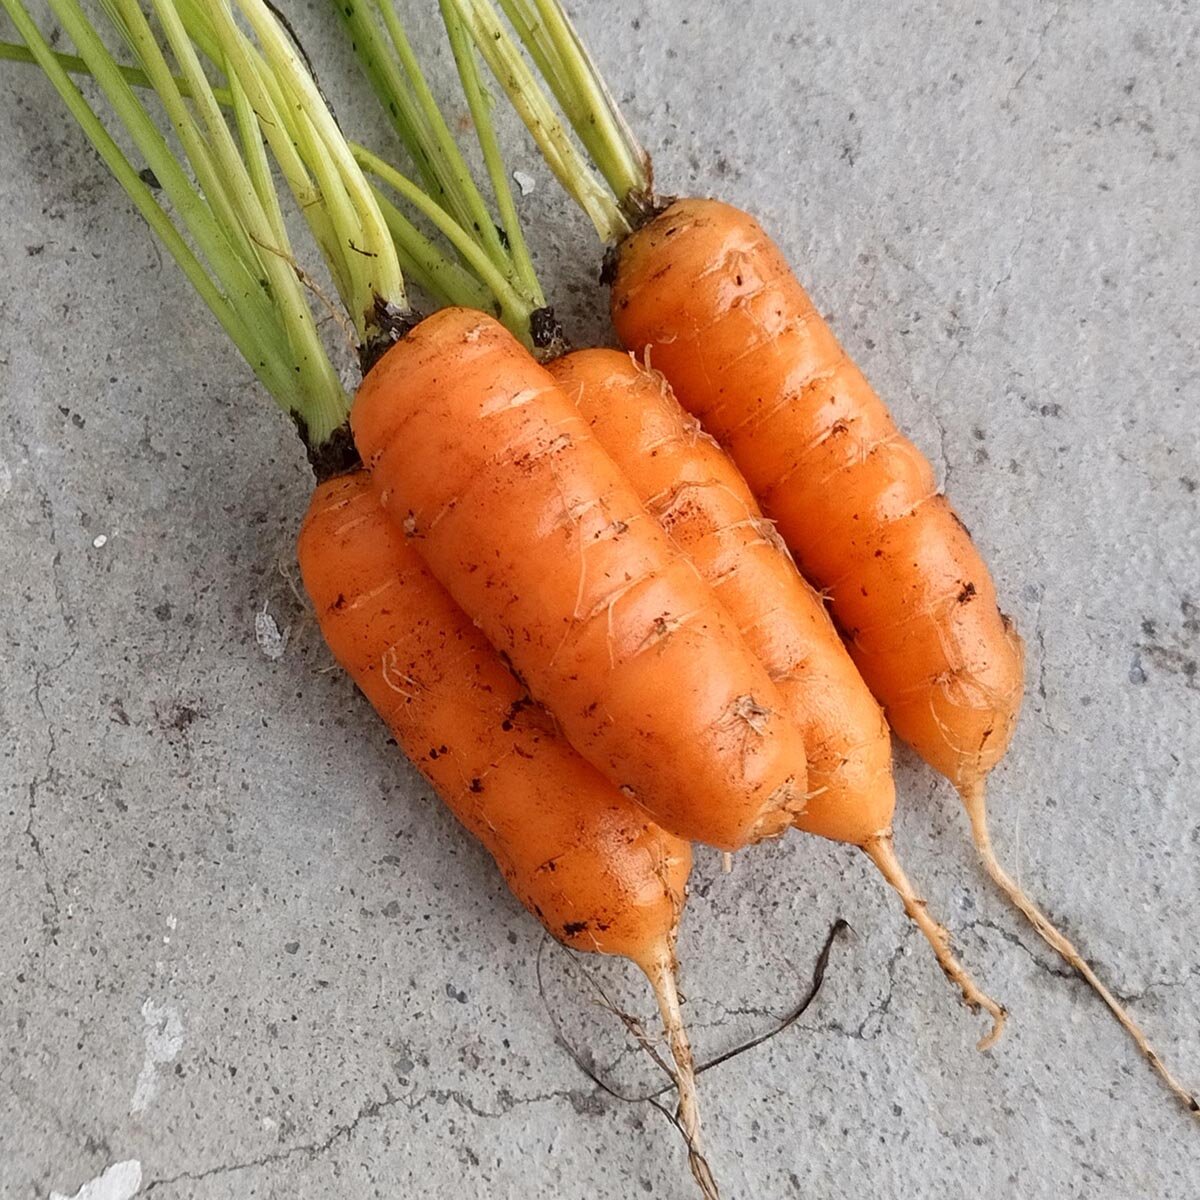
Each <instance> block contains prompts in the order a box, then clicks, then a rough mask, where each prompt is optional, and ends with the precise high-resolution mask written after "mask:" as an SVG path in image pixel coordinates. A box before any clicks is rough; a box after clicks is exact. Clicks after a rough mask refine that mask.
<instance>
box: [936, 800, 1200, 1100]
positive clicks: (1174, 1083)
mask: <svg viewBox="0 0 1200 1200" xmlns="http://www.w3.org/2000/svg"><path fill="white" fill-rule="evenodd" d="M986 793H987V787H986V784H985V783H984V781H983V780H982V779H979V780H976V781H973V782H970V783H966V784H964V785H963V786H962V787H960V788H959V795H960V796H961V797H962V802H963V807H964V808H965V809H966V810H967V816H968V817H969V818H970V820H971V836H972V838H973V839H974V842H975V849H976V850H977V851H978V852H979V857H980V860H981V861H982V862H983V865H984V868H985V869H986V871H987V873H988V874H989V875H990V876H991V877H992V880H993V881H994V882H995V884H996V886H997V887H999V888H1000V890H1001V891H1002V892H1003V893H1004V894H1005V895H1006V896H1007V897H1008V899H1009V900H1010V901H1011V902H1012V903H1013V904H1014V905H1015V906H1016V908H1017V909H1019V910H1020V912H1021V914H1022V915H1023V916H1024V917H1025V919H1026V920H1027V921H1028V922H1029V923H1030V924H1031V925H1032V926H1033V927H1034V929H1035V930H1036V931H1037V933H1038V936H1039V937H1040V938H1041V939H1042V941H1044V942H1045V943H1046V945H1048V946H1049V947H1050V948H1051V949H1052V950H1054V951H1055V952H1056V953H1057V954H1058V955H1060V956H1061V958H1062V959H1063V961H1064V962H1066V963H1067V964H1068V965H1069V966H1070V967H1072V968H1073V969H1074V970H1075V971H1076V973H1077V974H1079V975H1081V976H1082V977H1083V979H1084V981H1085V982H1086V983H1087V984H1088V986H1089V987H1091V989H1092V990H1093V991H1094V992H1095V993H1096V995H1097V996H1099V997H1100V999H1101V1000H1103V1001H1104V1003H1105V1004H1106V1005H1107V1006H1108V1009H1109V1011H1110V1012H1111V1013H1112V1015H1113V1016H1114V1017H1116V1019H1117V1021H1118V1023H1119V1024H1120V1026H1121V1028H1122V1029H1124V1030H1125V1032H1126V1033H1127V1034H1129V1036H1130V1037H1131V1038H1132V1039H1133V1041H1134V1044H1135V1045H1136V1046H1137V1048H1138V1050H1139V1051H1141V1053H1142V1056H1143V1057H1144V1058H1145V1059H1146V1061H1147V1062H1148V1063H1149V1064H1150V1065H1151V1067H1153V1068H1154V1070H1155V1071H1156V1072H1157V1073H1158V1075H1159V1077H1160V1078H1161V1079H1162V1081H1163V1082H1164V1083H1165V1084H1166V1085H1167V1087H1169V1088H1170V1089H1171V1091H1172V1092H1174V1094H1175V1096H1176V1097H1177V1098H1178V1099H1179V1101H1180V1102H1181V1103H1182V1104H1183V1105H1184V1107H1185V1108H1186V1109H1187V1110H1188V1112H1190V1113H1191V1114H1192V1115H1193V1116H1195V1117H1196V1118H1197V1119H1200V1101H1198V1100H1197V1098H1196V1094H1195V1093H1194V1092H1192V1091H1190V1090H1189V1089H1188V1088H1187V1087H1185V1086H1184V1085H1183V1084H1182V1083H1180V1081H1179V1080H1178V1079H1176V1078H1175V1076H1174V1075H1172V1074H1171V1072H1170V1071H1169V1070H1168V1069H1167V1066H1166V1064H1165V1063H1164V1062H1163V1060H1162V1059H1161V1058H1159V1056H1158V1053H1157V1051H1156V1050H1155V1049H1154V1047H1153V1046H1151V1045H1150V1043H1149V1041H1148V1040H1147V1039H1146V1035H1145V1033H1144V1032H1143V1031H1142V1028H1141V1026H1140V1025H1138V1023H1137V1022H1136V1021H1135V1020H1134V1019H1133V1018H1132V1017H1131V1016H1130V1015H1129V1012H1128V1010H1127V1009H1126V1008H1125V1006H1124V1005H1123V1004H1122V1003H1121V1002H1120V1001H1119V1000H1118V999H1117V998H1116V996H1114V995H1113V994H1112V992H1110V991H1109V990H1108V988H1107V987H1105V986H1104V983H1103V982H1102V981H1101V979H1100V978H1099V976H1098V975H1097V974H1096V972H1095V971H1093V970H1092V968H1091V966H1090V965H1089V964H1088V962H1087V960H1086V959H1085V958H1084V957H1083V955H1082V954H1080V953H1079V951H1078V950H1077V949H1076V948H1075V945H1074V944H1073V943H1072V942H1071V940H1070V939H1069V938H1068V937H1066V935H1065V934H1063V933H1062V932H1061V931H1060V930H1059V929H1058V928H1057V927H1056V926H1055V925H1054V923H1053V922H1052V921H1051V920H1050V918H1049V917H1047V916H1046V914H1045V913H1043V912H1042V910H1041V909H1040V908H1038V906H1037V905H1036V904H1035V903H1034V902H1033V901H1032V900H1031V899H1030V897H1029V895H1028V894H1027V893H1026V891H1025V890H1024V888H1022V887H1021V885H1020V884H1019V883H1017V881H1016V880H1015V879H1013V878H1012V876H1011V875H1009V873H1008V872H1007V871H1006V870H1005V869H1004V868H1003V867H1002V866H1001V865H1000V862H999V860H998V859H997V858H996V853H995V851H994V850H993V849H992V839H991V835H990V834H989V832H988V823H987V796H986Z"/></svg>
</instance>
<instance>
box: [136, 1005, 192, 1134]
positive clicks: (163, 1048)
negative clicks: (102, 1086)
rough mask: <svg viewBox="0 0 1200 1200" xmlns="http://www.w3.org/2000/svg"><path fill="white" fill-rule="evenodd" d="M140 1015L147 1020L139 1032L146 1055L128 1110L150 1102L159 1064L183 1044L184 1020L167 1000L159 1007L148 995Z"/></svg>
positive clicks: (165, 1061)
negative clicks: (140, 1032) (144, 1044)
mask: <svg viewBox="0 0 1200 1200" xmlns="http://www.w3.org/2000/svg"><path fill="white" fill-rule="evenodd" d="M142 1019H143V1020H144V1021H145V1022H146V1027H145V1029H144V1030H143V1032H142V1038H143V1040H144V1041H145V1043H146V1057H145V1058H144V1059H143V1060H142V1069H141V1072H140V1073H139V1075H138V1078H137V1085H136V1086H135V1087H134V1089H133V1099H132V1100H131V1101H130V1103H129V1111H130V1112H131V1113H142V1112H145V1111H146V1109H147V1108H148V1107H149V1106H150V1101H151V1100H153V1099H154V1093H155V1092H156V1091H158V1068H159V1067H161V1066H163V1065H165V1064H166V1063H169V1062H171V1061H172V1060H173V1059H174V1058H175V1055H177V1054H178V1053H179V1051H180V1050H181V1049H182V1048H183V1021H182V1019H181V1018H180V1016H179V1010H178V1009H177V1008H174V1007H172V1006H171V1005H169V1004H164V1005H162V1006H161V1007H160V1006H159V1005H157V1004H155V1003H154V1001H153V1000H151V999H147V1000H146V1002H145V1003H144V1004H143V1005H142Z"/></svg>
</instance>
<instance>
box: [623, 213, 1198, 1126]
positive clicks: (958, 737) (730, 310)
mask: <svg viewBox="0 0 1200 1200" xmlns="http://www.w3.org/2000/svg"><path fill="white" fill-rule="evenodd" d="M612 313H613V320H614V323H615V324H616V326H617V330H618V333H619V334H620V337H621V340H622V341H623V342H624V343H625V344H626V345H627V346H630V347H631V348H633V349H636V350H638V351H639V352H641V353H649V354H651V355H652V356H653V360H654V362H655V364H656V365H657V366H658V367H659V368H661V369H662V371H663V373H664V374H665V375H666V376H667V378H668V379H670V380H671V383H672V386H673V387H674V388H675V389H676V392H677V394H678V395H679V398H680V400H681V402H682V403H683V404H684V406H685V407H686V408H687V409H688V410H689V411H690V412H692V413H694V414H695V415H696V416H697V417H698V418H699V419H700V420H701V421H702V422H704V424H705V425H706V427H707V428H709V429H710V430H711V431H712V432H713V433H714V434H715V435H716V437H717V438H718V439H720V441H721V442H722V443H723V444H724V445H725V446H726V447H727V448H728V450H729V453H730V454H731V455H732V457H733V458H734V460H735V461H736V462H737V463H738V465H739V466H740V467H741V469H742V471H743V472H744V474H745V476H746V478H747V480H748V481H749V482H750V485H751V487H752V488H753V489H754V491H755V493H756V495H757V496H758V497H759V499H760V500H761V501H762V504H763V507H764V509H765V510H766V511H767V512H768V513H769V514H770V516H771V517H772V518H773V519H774V520H775V521H776V523H777V525H778V528H779V530H780V532H781V533H782V535H783V538H784V540H785V541H786V542H787V544H788V546H789V547H790V548H791V550H792V552H793V553H794V554H795V556H796V560H797V562H798V564H799V566H800V568H801V570H802V571H803V572H804V573H805V574H806V575H807V576H808V577H809V578H810V579H811V580H812V581H813V582H814V583H815V584H817V586H819V587H821V588H822V589H823V590H824V592H825V594H826V595H827V596H828V597H829V602H830V607H831V608H832V610H833V615H834V617H835V619H836V620H837V622H838V624H839V625H840V627H841V629H842V631H843V633H844V635H845V637H846V640H847V644H848V646H849V649H850V653H851V655H852V657H853V658H854V661H855V663H856V664H857V666H858V668H859V670H860V671H861V672H862V675H863V678H864V679H865V680H866V682H867V684H868V685H869V686H870V688H871V690H872V691H873V692H874V693H875V695H876V696H877V697H878V698H879V700H880V701H881V702H882V704H883V706H884V711H885V712H886V714H887V718H888V721H889V722H890V723H891V726H892V728H893V729H895V730H896V732H897V733H898V734H899V735H900V736H901V737H902V738H903V739H904V740H905V741H906V742H908V743H909V745H911V746H912V747H913V748H914V749H915V750H916V751H917V753H918V754H920V755H921V757H922V758H924V759H925V761H926V762H928V763H929V764H930V766H932V767H933V768H934V769H935V770H937V771H938V772H940V773H941V774H943V775H945V776H946V777H947V778H948V779H949V780H950V782H951V783H952V784H954V786H955V788H956V789H957V791H958V793H959V795H960V797H961V798H962V801H963V805H964V807H965V808H966V811H967V815H968V817H969V818H970V822H971V832H972V836H973V839H974V842H975V846H976V849H977V850H978V852H979V855H980V858H981V860H982V862H983V864H984V866H985V868H986V869H987V871H988V873H989V875H990V876H991V877H992V879H993V880H994V881H995V883H996V884H997V885H998V886H999V887H1000V888H1001V890H1002V891H1003V892H1004V893H1005V895H1007V896H1008V898H1009V899H1010V900H1011V901H1012V903H1013V904H1014V905H1015V906H1016V907H1017V908H1018V909H1019V910H1020V911H1021V913H1022V914H1023V915H1024V916H1025V917H1026V918H1027V919H1028V920H1029V922H1030V923H1031V924H1032V925H1033V927H1034V929H1036V930H1037V932H1038V934H1039V935H1040V936H1041V937H1042V938H1043V940H1044V941H1045V942H1046V943H1047V944H1048V945H1049V946H1051V947H1052V948H1053V949H1054V950H1055V951H1056V952H1057V953H1058V954H1059V955H1061V956H1062V958H1063V959H1065V961H1066V962H1068V963H1069V964H1070V965H1071V966H1072V967H1073V968H1074V969H1075V970H1076V971H1077V972H1078V973H1079V974H1080V975H1081V976H1082V977H1083V978H1084V980H1085V981H1086V982H1087V983H1088V984H1089V985H1090V986H1091V987H1092V988H1093V989H1094V990H1095V991H1096V993H1097V994H1098V995H1099V996H1100V998H1101V999H1102V1000H1103V1001H1104V1003H1105V1004H1106V1005H1107V1006H1108V1008H1109V1010H1110V1011H1111V1012H1112V1013H1113V1015H1114V1016H1115V1017H1116V1019H1117V1021H1118V1022H1119V1023H1120V1024H1121V1026H1122V1028H1124V1029H1125V1030H1126V1032H1127V1033H1129V1035H1130V1036H1131V1037H1132V1038H1133V1040H1134V1042H1135V1044H1136V1045H1137V1047H1138V1049H1139V1050H1140V1051H1141V1052H1142V1054H1143V1055H1144V1056H1145V1058H1146V1059H1147V1061H1148V1062H1149V1063H1150V1065H1151V1066H1152V1067H1153V1068H1154V1070H1155V1071H1157V1072H1158V1074H1159V1075H1160V1076H1161V1077H1162V1078H1163V1080H1164V1081H1165V1082H1166V1084H1167V1085H1168V1087H1170V1088H1171V1090H1172V1091H1173V1092H1174V1093H1175V1094H1176V1095H1177V1096H1178V1097H1179V1098H1180V1099H1181V1100H1182V1101H1183V1103H1184V1104H1185V1105H1186V1106H1187V1107H1188V1108H1189V1109H1190V1110H1191V1111H1192V1112H1193V1113H1200V1104H1198V1102H1197V1100H1196V1097H1195V1096H1194V1095H1193V1094H1192V1093H1191V1092H1190V1091H1189V1090H1188V1089H1187V1088H1186V1087H1185V1086H1184V1085H1183V1084H1182V1083H1181V1082H1180V1081H1179V1080H1177V1079H1176V1078H1175V1077H1174V1076H1173V1075H1172V1074H1171V1072H1170V1071H1169V1070H1168V1069H1167V1067H1166V1066H1165V1065H1164V1064H1163V1062H1162V1060H1161V1059H1160V1058H1159V1057H1158V1054H1157V1053H1156V1052H1155V1050H1154V1049H1153V1048H1152V1047H1151V1046H1150V1044H1149V1043H1148V1041H1147V1040H1146V1036H1145V1034H1144V1033H1143V1031H1142V1030H1141V1028H1140V1027H1139V1026H1138V1025H1137V1023H1136V1022H1135V1021H1134V1020H1133V1018H1132V1017H1131V1016H1130V1014H1129V1012H1128V1011H1127V1010H1126V1008H1125V1006H1124V1005H1123V1004H1121V1002H1120V1001H1119V1000H1118V999H1117V998H1116V997H1115V996H1114V995H1113V994H1112V992H1111V991H1110V990H1109V989H1108V988H1107V987H1106V986H1105V985H1104V983H1103V982H1102V981H1101V980H1100V979H1099V977H1098V976H1097V975H1096V973H1095V971H1094V970H1093V969H1092V967H1091V966H1090V965H1089V964H1088V962H1087V961H1086V960H1085V959H1084V958H1083V956H1082V955H1081V954H1080V953H1079V951H1078V950H1077V949H1076V947H1075V946H1074V945H1073V944H1072V943H1071V941H1070V940H1069V939H1068V938H1067V937H1065V936H1064V935H1063V934H1062V933H1061V931H1059V930H1058V929H1057V928H1056V927H1055V926H1054V924H1053V923H1052V922H1051V921H1050V919H1049V918H1048V917H1047V916H1046V915H1045V914H1044V913H1043V912H1042V911H1041V909H1040V908H1038V906H1037V905H1036V904H1035V903H1034V901H1033V900H1032V899H1031V898H1030V896H1029V895H1028V894H1027V893H1026V892H1025V890H1024V889H1023V888H1022V887H1021V886H1020V885H1019V884H1018V883H1017V882H1016V881H1015V880H1014V879H1013V878H1012V877H1011V876H1010V875H1009V874H1008V873H1007V871H1005V870H1004V868H1003V867H1002V866H1001V864H1000V862H999V860H998V859H997V858H996V855H995V852H994V850H993V849H992V843H991V837H990V835H989V832H988V824H987V809H986V803H985V789H986V781H987V777H988V774H989V773H990V772H991V771H992V769H993V768H994V767H995V765H996V764H997V763H998V762H999V761H1000V759H1001V758H1002V757H1003V755H1004V753H1005V751H1006V750H1007V749H1008V745H1009V743H1010V741H1011V740H1012V735H1013V731H1014V729H1015V727H1016V721H1017V714H1018V712H1019V710H1020V705H1021V693H1022V689H1023V686H1024V652H1023V645H1022V642H1021V639H1020V637H1019V636H1018V635H1017V632H1016V630H1015V629H1014V628H1013V626H1012V623H1011V622H1010V621H1009V620H1008V618H1007V617H1005V616H1004V614H1003V613H1001V612H1000V610H999V608H998V607H997V603H996V590H995V587H994V585H993V583H992V580H991V576H990V575H989V573H988V570H987V567H986V566H985V565H984V563H983V559H982V558H981V556H980V554H979V551H978V550H977V549H976V547H975V544H974V542H973V541H972V540H971V536H970V534H969V532H968V531H967V529H966V526H964V525H963V523H962V522H961V521H960V520H959V519H958V517H957V515H956V514H955V512H954V510H953V509H952V508H951V506H950V503H949V501H948V500H947V499H946V497H945V496H944V495H943V494H942V493H941V492H940V491H939V490H938V488H937V485H936V482H935V480H934V475H933V469H932V467H931V466H930V464H929V462H928V460H927V459H926V458H925V456H924V455H923V454H922V453H921V452H920V451H919V450H918V449H917V448H916V446H914V445H913V444H912V442H910V441H908V440H907V439H906V438H905V437H903V436H902V435H901V434H900V433H899V431H898V430H897V429H896V426H895V424H894V422H893V421H892V419H891V416H890V414H889V413H888V411H887V409H886V407H885V406H884V404H883V402H882V401H881V400H880V399H879V397H878V396H877V395H876V394H875V392H874V390H873V389H872V388H871V386H870V384H868V383H867V381H866V379H865V378H864V377H863V375H862V373H861V371H859V369H858V368H857V367H856V366H855V365H854V363H853V362H852V360H851V359H850V358H849V356H848V355H847V354H846V352H845V351H844V350H843V349H842V348H841V346H840V345H839V344H838V342H837V339H836V338H835V337H834V335H833V333H832V331H831V330H830V329H829V326H828V325H827V324H826V322H825V321H824V320H823V318H822V317H821V316H820V314H819V313H818V312H817V311H816V309H815V308H814V306H813V304H812V301H811V300H810V299H809V298H808V296H807V294H806V293H805V291H804V289H803V288H802V287H801V286H800V283H799V282H798V281H797V279H796V277H795V276H794V275H793V274H792V272H791V270H790V269H789V268H788V266H787V264H786V262H785V261H784V259H783V256H782V254H781V253H780V252H779V250H778V248H777V247H776V246H775V245H774V243H772V242H771V241H770V239H769V238H768V237H767V235H766V234H765V233H764V232H763V230H762V229H761V227H760V226H759V225H758V223H757V222H756V221H755V220H754V219H753V218H752V217H750V216H749V215H748V214H746V213H744V212H741V211H740V210H739V209H736V208H733V207H731V206H730V205H727V204H722V203H720V202H719V201H715V200H680V201H676V202H675V203H673V204H671V205H670V206H668V208H667V209H666V210H665V211H664V212H663V213H661V214H660V215H659V216H657V217H656V218H654V219H653V220H651V221H650V222H649V223H647V224H646V225H645V226H643V227H642V228H641V229H639V230H637V231H636V232H634V233H633V234H631V235H630V236H629V237H628V238H627V239H626V240H625V241H624V242H623V243H622V246H621V248H620V250H619V252H618V254H617V258H616V272H615V276H614V278H613V286H612Z"/></svg>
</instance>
